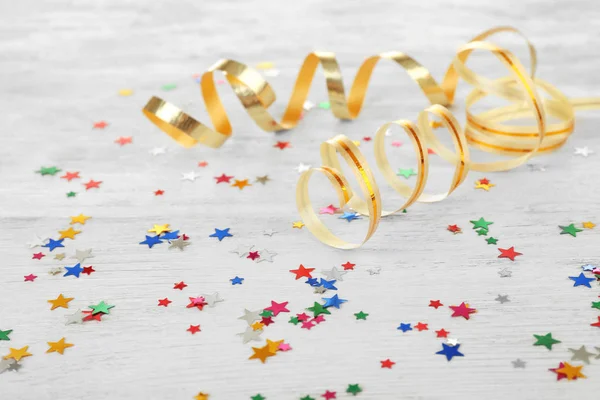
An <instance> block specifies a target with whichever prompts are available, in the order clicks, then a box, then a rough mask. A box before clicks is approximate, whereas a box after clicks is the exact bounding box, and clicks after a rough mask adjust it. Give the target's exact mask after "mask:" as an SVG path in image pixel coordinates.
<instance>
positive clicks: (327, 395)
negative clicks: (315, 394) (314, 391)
mask: <svg viewBox="0 0 600 400" xmlns="http://www.w3.org/2000/svg"><path fill="white" fill-rule="evenodd" d="M335 393H336V392H330V391H329V390H326V391H325V393H323V394H322V395H321V397H323V398H324V399H325V400H331V399H337V397H336V394H335Z"/></svg>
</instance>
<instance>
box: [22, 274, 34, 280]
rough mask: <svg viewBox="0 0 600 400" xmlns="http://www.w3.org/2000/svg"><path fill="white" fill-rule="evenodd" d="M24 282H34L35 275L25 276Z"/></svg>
mask: <svg viewBox="0 0 600 400" xmlns="http://www.w3.org/2000/svg"><path fill="white" fill-rule="evenodd" d="M24 278H25V282H33V281H35V278H37V275H34V274H29V275H25V276H24Z"/></svg>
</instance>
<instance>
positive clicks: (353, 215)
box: [338, 211, 360, 222]
mask: <svg viewBox="0 0 600 400" xmlns="http://www.w3.org/2000/svg"><path fill="white" fill-rule="evenodd" d="M338 218H339V219H345V220H346V221H348V222H352V221H354V220H355V219H360V217H359V216H358V214H357V213H355V212H346V211H344V214H343V215H340V216H339V217H338Z"/></svg>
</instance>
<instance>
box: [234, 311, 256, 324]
mask: <svg viewBox="0 0 600 400" xmlns="http://www.w3.org/2000/svg"><path fill="white" fill-rule="evenodd" d="M261 312H262V310H258V311H249V310H247V309H245V308H244V315H242V316H241V317H239V318H238V319H243V320H244V321H246V322H247V323H248V325H252V324H253V323H254V322H255V321H258V320H259V319H260V313H261Z"/></svg>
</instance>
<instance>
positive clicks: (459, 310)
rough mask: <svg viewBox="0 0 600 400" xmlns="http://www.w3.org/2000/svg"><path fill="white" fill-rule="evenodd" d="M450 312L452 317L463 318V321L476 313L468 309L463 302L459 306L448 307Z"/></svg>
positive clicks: (474, 310) (472, 309)
mask: <svg viewBox="0 0 600 400" xmlns="http://www.w3.org/2000/svg"><path fill="white" fill-rule="evenodd" d="M450 309H451V310H452V316H453V317H463V318H464V319H469V316H470V315H471V314H473V313H476V312H477V310H476V309H474V308H469V305H468V304H465V302H464V301H463V302H462V303H460V305H459V306H450Z"/></svg>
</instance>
